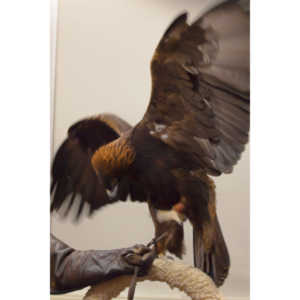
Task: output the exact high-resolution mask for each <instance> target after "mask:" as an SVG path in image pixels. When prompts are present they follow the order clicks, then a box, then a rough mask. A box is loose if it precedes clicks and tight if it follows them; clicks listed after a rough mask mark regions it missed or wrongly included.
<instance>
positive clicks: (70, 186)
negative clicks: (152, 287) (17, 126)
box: [51, 3, 250, 286]
mask: <svg viewBox="0 0 300 300" xmlns="http://www.w3.org/2000/svg"><path fill="white" fill-rule="evenodd" d="M186 19H187V15H186V14H183V15H181V16H179V17H178V18H177V19H176V20H175V21H174V22H173V23H172V24H171V25H170V27H169V28H168V29H167V31H166V33H165V34H164V36H163V37H162V39H161V41H160V43H159V45H158V47H157V49H156V51H155V53H154V56H153V59H152V63H151V74H152V94H151V100H150V104H149V106H148V109H147V111H146V113H145V115H144V118H143V119H142V120H141V122H139V123H138V124H137V125H136V126H135V127H131V126H130V125H128V124H127V123H126V122H125V121H123V120H121V119H120V118H118V117H116V116H113V115H99V116H97V117H94V118H89V119H85V120H82V121H80V122H78V123H76V124H74V125H73V126H72V127H71V128H70V129H69V132H68V138H67V139H66V140H65V141H64V143H63V144H62V145H61V147H60V148H59V150H58V152H57V154H56V156H55V159H54V162H53V167H52V180H53V182H52V194H53V200H52V205H51V211H53V210H59V209H60V208H61V206H62V204H63V203H64V202H65V201H67V200H66V199H70V198H71V199H70V200H69V201H70V207H71V206H72V204H73V202H74V199H75V198H74V197H75V195H76V194H80V195H81V198H80V201H79V203H80V204H79V208H78V210H77V217H79V216H80V214H81V212H82V210H83V207H84V205H88V206H89V208H90V212H91V213H92V212H93V211H94V210H96V209H99V208H101V207H103V206H104V205H107V204H110V203H114V202H115V201H118V200H122V201H125V200H126V199H127V197H128V196H130V198H131V200H133V201H141V202H148V204H149V208H150V212H151V216H152V218H153V222H154V224H155V232H156V235H159V234H161V233H162V231H164V230H167V231H168V233H169V234H168V236H167V237H166V238H165V239H163V240H161V241H160V242H159V249H160V252H162V253H163V252H164V251H166V250H169V251H170V252H172V253H174V254H175V255H177V256H179V257H181V256H182V254H183V252H184V245H183V227H182V222H183V221H184V220H185V219H186V218H187V219H189V221H190V222H191V223H192V225H193V228H194V261H195V265H196V266H197V267H199V268H201V269H203V270H204V271H205V272H206V273H207V274H209V275H210V276H211V277H212V278H213V280H214V281H215V283H216V284H217V285H218V286H219V285H221V284H222V283H223V281H224V279H225V278H226V276H227V274H228V270H229V264H230V261H229V255H228V251H227V247H226V244H225V241H224V238H223V235H222V231H221V228H220V225H219V222H218V219H217V215H216V203H215V186H214V183H213V181H212V179H210V178H209V177H208V175H220V174H222V173H231V172H232V169H233V166H234V165H235V164H236V163H237V162H238V160H239V158H240V156H241V153H242V152H243V151H244V148H245V144H246V143H247V141H248V132H249V108H250V98H249V15H248V14H247V13H245V12H244V11H243V10H242V9H241V8H240V7H239V6H238V5H237V4H234V3H225V4H221V5H219V6H217V7H216V8H214V9H212V10H211V11H209V12H208V13H206V14H204V15H203V16H201V17H200V18H199V19H197V20H196V21H195V22H194V23H193V24H191V25H188V24H187V22H186ZM67 213H68V211H67Z"/></svg>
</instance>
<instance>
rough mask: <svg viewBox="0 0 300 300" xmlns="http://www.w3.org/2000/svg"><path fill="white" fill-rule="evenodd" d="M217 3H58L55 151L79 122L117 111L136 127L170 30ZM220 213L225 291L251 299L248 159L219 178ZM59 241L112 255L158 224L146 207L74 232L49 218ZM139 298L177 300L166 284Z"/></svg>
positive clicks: (119, 209)
mask: <svg viewBox="0 0 300 300" xmlns="http://www.w3.org/2000/svg"><path fill="white" fill-rule="evenodd" d="M212 2H213V1H196V0H194V1H192V0H190V1H174V0H172V1H171V0H165V1H155V0H154V1H141V0H139V1H137V0H131V1H113V2H112V1H97V0H90V1H88V2H87V1H84V0H64V1H60V2H59V7H58V25H57V26H58V28H57V51H56V80H55V83H56V86H55V110H54V120H55V122H54V149H55V150H56V149H57V147H58V146H59V145H60V144H61V142H62V141H63V139H64V138H65V136H66V132H67V129H68V127H69V126H70V125H71V124H72V123H74V122H75V121H77V120H78V119H80V118H83V117H86V116H90V115H93V114H97V113H101V112H113V113H115V114H117V115H119V116H121V117H122V118H124V119H125V120H127V121H129V122H130V123H131V124H135V123H137V122H138V121H139V120H140V119H141V118H142V117H143V114H144V112H145V110H146V107H147V104H148V101H149V98H150V70H149V65H150V60H151V57H152V55H153V52H154V49H155V47H156V45H157V43H158V41H159V39H160V38H161V36H162V34H163V32H164V30H165V29H166V27H167V26H168V25H169V23H170V22H171V21H172V20H173V19H174V17H176V16H177V15H178V14H179V13H181V12H182V11H184V10H187V11H188V12H189V13H190V20H192V19H193V18H195V17H196V16H197V15H199V14H201V13H202V12H203V11H204V10H206V9H207V8H208V7H209V5H212ZM216 184H217V198H218V214H219V216H220V221H221V224H222V227H223V231H224V235H225V238H226V240H227V243H228V247H229V250H230V254H231V261H232V266H231V271H230V276H229V277H228V279H227V280H226V283H225V285H224V287H223V288H222V290H223V293H224V295H226V296H230V297H247V296H249V247H250V246H249V153H248V150H247V151H246V152H245V153H244V155H243V157H242V160H241V161H240V162H239V164H238V166H237V167H236V168H235V170H234V173H233V174H232V175H227V176H221V177H219V178H216ZM52 230H53V232H54V234H56V235H57V236H58V237H59V238H61V239H63V240H64V241H65V242H68V243H69V244H71V245H72V246H74V247H77V248H80V249H90V248H98V249H110V248H118V247H124V246H130V245H132V244H135V243H146V242H147V241H149V240H150V239H151V238H152V236H153V225H152V222H151V219H150V217H149V213H148V210H147V206H146V205H145V204H132V203H130V202H127V203H120V204H116V205H113V206H110V207H106V208H104V209H103V210H102V211H100V212H98V213H97V214H95V216H94V217H93V218H92V219H90V220H83V221H82V222H81V223H80V224H78V225H75V224H73V223H72V222H71V220H69V221H62V220H60V219H59V217H54V218H53V219H52ZM185 234H186V236H185V241H186V246H187V254H186V256H185V257H184V261H185V262H186V263H188V264H192V263H193V260H192V228H191V226H190V224H188V223H187V224H186V225H185ZM136 295H137V296H151V297H167V296H168V297H170V296H171V295H173V296H172V297H176V296H178V292H177V291H170V290H169V289H168V288H167V287H165V286H163V285H162V284H154V283H151V284H150V283H146V284H141V285H139V286H138V288H137V292H136Z"/></svg>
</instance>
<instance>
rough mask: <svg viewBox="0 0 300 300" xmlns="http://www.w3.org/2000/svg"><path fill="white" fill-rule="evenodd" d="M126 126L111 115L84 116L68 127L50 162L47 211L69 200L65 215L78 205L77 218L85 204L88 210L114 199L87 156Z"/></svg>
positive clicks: (58, 207) (115, 137)
mask: <svg viewBox="0 0 300 300" xmlns="http://www.w3.org/2000/svg"><path fill="white" fill-rule="evenodd" d="M130 128H131V126H130V125H129V124H128V123H127V122H125V121H124V120H122V119H120V118H119V117H117V116H115V115H111V114H101V115H98V116H95V117H91V118H87V119H84V120H81V121H79V122H77V123H75V124H74V125H72V126H71V127H70V128H69V130H68V137H67V138H66V139H65V141H64V142H63V143H62V145H61V146H60V147H59V149H58V151H57V153H56V155H55V158H54V161H53V165H52V174H51V175H52V183H51V194H52V203H51V211H53V210H59V209H60V208H61V206H62V204H63V203H66V202H68V201H69V203H68V206H67V209H66V211H65V214H66V215H67V214H68V213H69V211H70V209H71V207H72V206H74V207H78V209H77V212H76V218H77V219H78V218H79V216H80V215H81V213H82V211H83V208H84V206H85V204H87V205H88V206H89V212H90V213H92V212H93V211H94V210H96V209H98V208H100V207H102V206H104V205H106V204H109V203H112V202H115V201H117V200H118V199H117V198H113V199H111V198H110V197H109V196H108V195H107V193H106V189H105V185H104V182H103V180H102V176H101V174H99V172H96V171H95V170H94V168H93V166H92V163H91V157H92V155H93V154H94V152H95V151H96V150H97V149H98V148H99V147H101V146H102V145H105V144H107V143H110V142H111V141H113V140H115V139H117V138H119V137H120V136H121V135H122V134H123V133H124V132H126V131H127V130H129V129H130ZM120 192H121V191H120ZM126 196H127V194H126V195H125V196H124V197H126Z"/></svg>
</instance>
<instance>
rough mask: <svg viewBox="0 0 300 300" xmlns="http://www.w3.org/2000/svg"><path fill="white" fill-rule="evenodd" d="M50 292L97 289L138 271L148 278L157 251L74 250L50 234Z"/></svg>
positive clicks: (139, 247)
mask: <svg viewBox="0 0 300 300" xmlns="http://www.w3.org/2000/svg"><path fill="white" fill-rule="evenodd" d="M50 255H51V257H50V259H51V266H50V272H51V274H50V280H51V284H50V292H51V294H63V293H68V292H72V291H74V290H79V289H82V288H84V287H86V286H90V285H95V284H97V283H100V282H102V281H105V280H110V279H112V278H114V277H117V276H121V275H131V274H133V273H134V268H135V267H136V266H138V267H139V270H140V271H139V273H138V276H145V275H146V274H147V272H148V270H149V268H150V267H151V265H152V262H153V260H154V258H155V257H156V253H155V249H150V248H148V247H146V246H144V245H135V246H133V247H130V248H122V249H114V250H86V251H80V250H76V249H74V248H71V247H70V246H68V245H67V244H65V243H63V242H62V241H60V240H59V239H57V238H56V237H55V236H53V235H52V234H51V250H50Z"/></svg>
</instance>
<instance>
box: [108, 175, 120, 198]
mask: <svg viewBox="0 0 300 300" xmlns="http://www.w3.org/2000/svg"><path fill="white" fill-rule="evenodd" d="M118 187H119V181H118V180H117V179H116V178H114V179H113V180H112V181H111V183H110V187H109V189H106V193H107V195H108V197H109V198H110V199H111V200H113V199H114V198H115V197H116V196H117V194H118Z"/></svg>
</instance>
